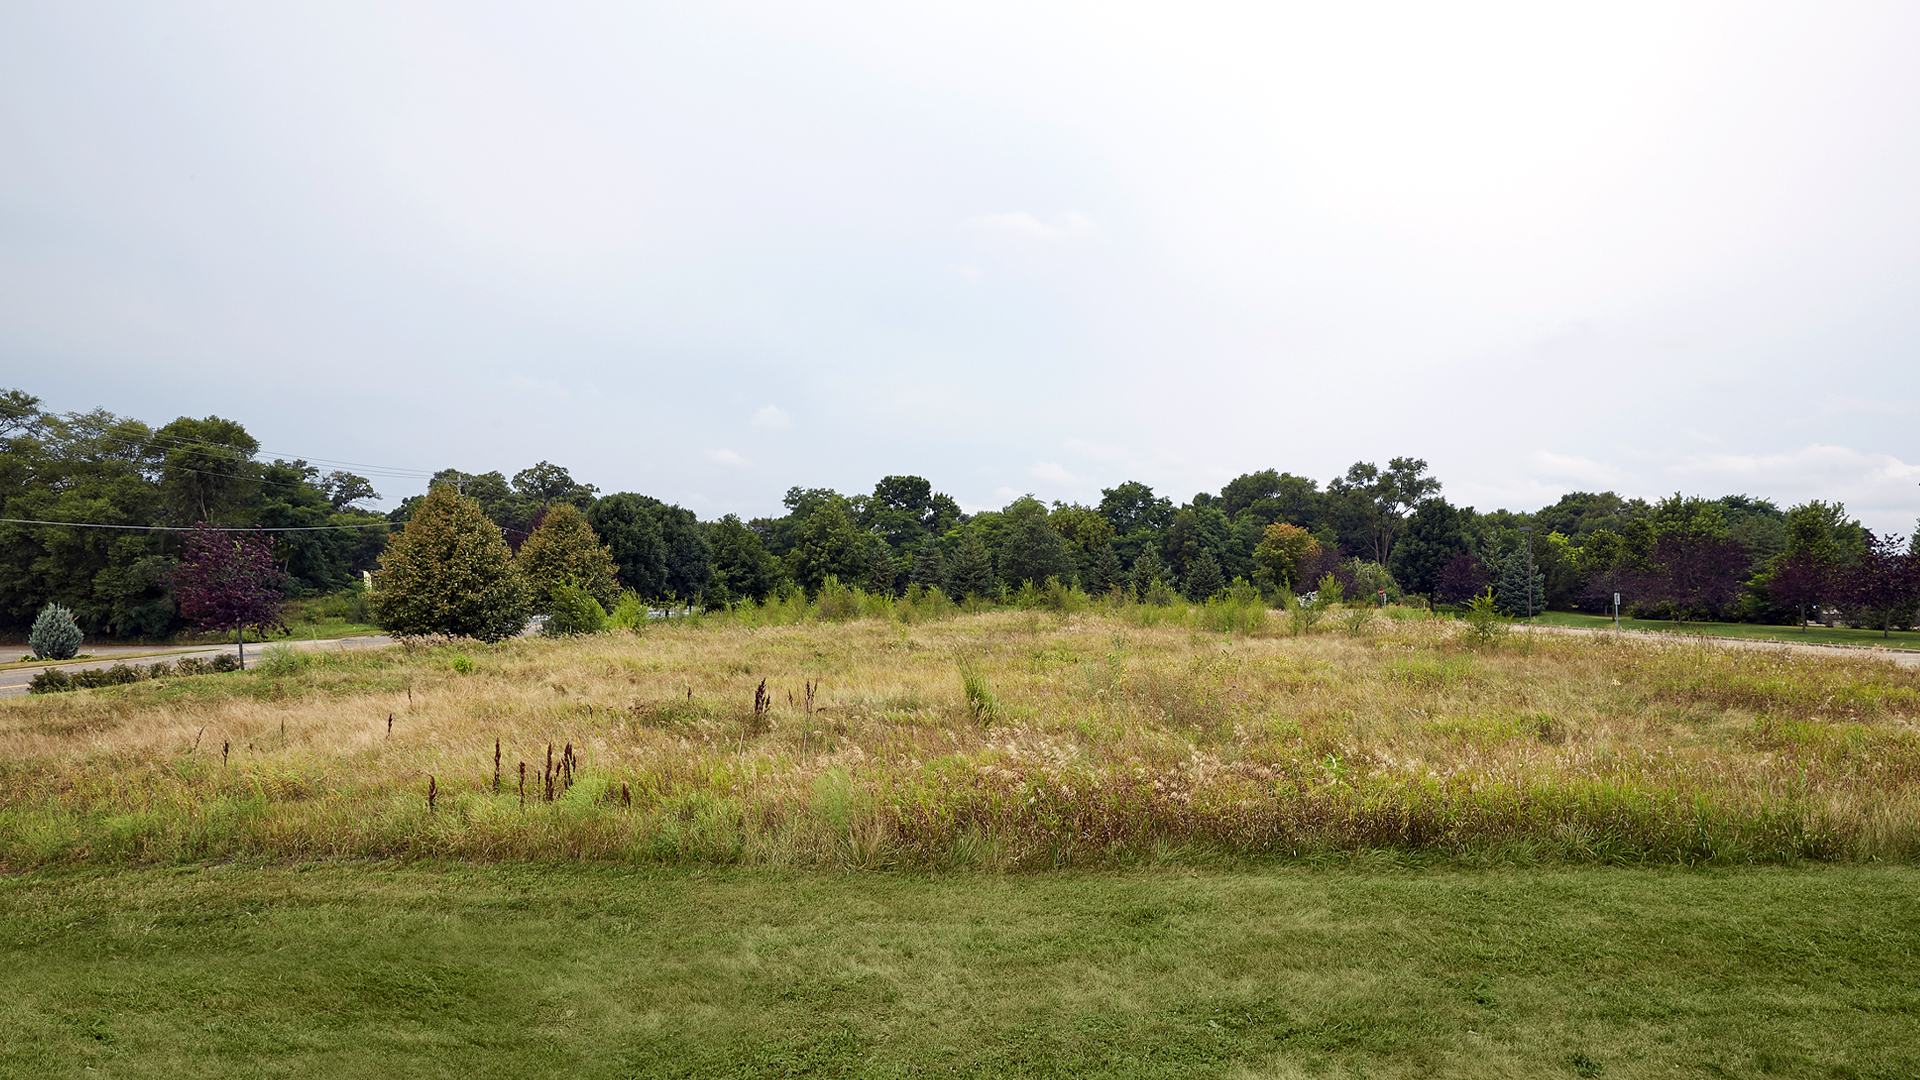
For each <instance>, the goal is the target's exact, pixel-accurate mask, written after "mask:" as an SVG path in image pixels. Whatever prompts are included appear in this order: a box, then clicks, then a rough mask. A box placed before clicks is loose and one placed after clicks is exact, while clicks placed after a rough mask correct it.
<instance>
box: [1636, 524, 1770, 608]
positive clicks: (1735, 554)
mask: <svg viewBox="0 0 1920 1080" xmlns="http://www.w3.org/2000/svg"><path fill="white" fill-rule="evenodd" d="M1652 561H1653V563H1654V564H1655V566H1656V567H1657V569H1656V571H1655V572H1654V573H1652V574H1649V575H1647V577H1646V579H1645V580H1644V581H1643V582H1642V584H1641V587H1640V591H1641V594H1642V595H1644V596H1646V597H1648V598H1649V599H1652V600H1654V601H1655V602H1656V603H1657V602H1659V601H1665V602H1667V603H1669V604H1671V605H1673V617H1674V620H1675V621H1677V622H1685V621H1686V618H1687V616H1688V615H1689V614H1693V613H1700V614H1704V615H1707V616H1709V617H1712V618H1718V617H1719V615H1720V612H1721V610H1722V609H1723V608H1725V607H1726V606H1727V605H1728V604H1731V603H1732V602H1733V601H1734V599H1735V598H1736V597H1738V596H1739V595H1740V580H1741V578H1742V577H1744V576H1745V572H1746V569H1747V553H1746V550H1745V549H1744V548H1742V547H1741V546H1740V544H1739V542H1738V541H1735V540H1729V539H1725V538H1721V537H1712V536H1669V537H1666V538H1664V539H1662V540H1661V541H1660V542H1659V543H1658V544H1655V545H1654V547H1653V559H1652Z"/></svg>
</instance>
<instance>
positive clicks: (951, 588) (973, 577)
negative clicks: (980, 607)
mask: <svg viewBox="0 0 1920 1080" xmlns="http://www.w3.org/2000/svg"><path fill="white" fill-rule="evenodd" d="M999 591H1000V583H999V581H998V580H996V579H995V578H994V574H993V556H992V554H991V553H990V552H988V551H987V544H986V541H985V540H982V539H981V537H980V534H979V533H978V532H976V531H975V530H973V529H969V528H963V529H961V530H960V546H959V549H958V550H956V551H955V552H954V554H953V560H952V561H951V562H949V563H948V564H947V593H948V594H949V595H951V596H955V597H960V598H967V597H991V596H993V595H995V594H997V593H998V592H999Z"/></svg>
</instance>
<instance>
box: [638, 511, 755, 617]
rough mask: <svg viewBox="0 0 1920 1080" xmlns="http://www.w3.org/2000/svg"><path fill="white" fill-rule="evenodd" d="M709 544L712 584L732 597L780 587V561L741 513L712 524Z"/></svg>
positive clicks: (708, 531) (727, 516) (753, 595)
mask: <svg viewBox="0 0 1920 1080" xmlns="http://www.w3.org/2000/svg"><path fill="white" fill-rule="evenodd" d="M603 501H604V500H603ZM707 545H708V547H709V548H711V549H712V551H713V583H712V585H713V587H714V588H716V589H718V588H725V589H726V592H727V597H728V598H729V599H733V600H739V599H752V600H765V599H766V598H767V597H768V596H769V595H771V594H772V593H774V592H775V591H777V590H778V589H779V588H780V582H781V579H782V577H783V571H782V570H781V567H780V561H779V560H778V559H775V558H774V557H773V555H772V554H771V553H770V552H768V551H767V548H766V545H765V544H764V543H762V542H761V540H760V534H758V533H756V532H754V531H753V530H752V529H749V528H747V526H746V525H745V524H743V523H742V522H741V521H740V519H739V518H738V517H737V516H735V515H733V514H728V515H726V516H725V517H723V518H721V519H720V520H719V521H716V522H714V523H713V524H712V525H709V526H708V527H707Z"/></svg>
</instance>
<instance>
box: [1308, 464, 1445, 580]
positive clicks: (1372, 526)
mask: <svg viewBox="0 0 1920 1080" xmlns="http://www.w3.org/2000/svg"><path fill="white" fill-rule="evenodd" d="M1426 471H1427V463H1426V462H1425V461H1424V460H1422V459H1420V458H1405V457H1397V458H1393V459H1392V460H1390V461H1388V462H1387V467H1386V469H1384V470H1382V469H1381V468H1380V467H1379V466H1377V465H1373V464H1370V463H1368V462H1364V461H1359V462H1355V463H1354V464H1353V466H1352V467H1351V468H1349V469H1348V470H1347V474H1346V475H1345V476H1344V477H1342V478H1340V479H1338V480H1335V481H1333V482H1332V483H1330V484H1328V485H1327V492H1328V495H1329V498H1330V500H1331V501H1332V502H1333V503H1334V504H1336V506H1337V509H1338V512H1337V517H1338V519H1339V520H1338V523H1337V524H1336V528H1337V529H1338V530H1339V534H1340V540H1341V542H1342V543H1343V544H1350V545H1352V546H1353V547H1355V548H1359V549H1361V550H1366V549H1371V550H1372V551H1373V561H1375V562H1377V563H1380V564H1381V565H1383V566H1384V565H1387V564H1388V563H1389V562H1391V561H1392V560H1391V556H1392V554H1393V542H1394V539H1395V538H1396V537H1397V536H1398V535H1399V532H1400V528H1401V526H1402V525H1403V524H1404V523H1405V521H1406V516H1407V511H1408V510H1409V509H1410V508H1412V507H1414V506H1416V505H1417V504H1418V503H1419V502H1420V501H1421V500H1422V499H1426V498H1429V497H1431V496H1433V495H1437V494H1439V492H1440V481H1439V480H1437V479H1435V478H1433V477H1431V476H1427V475H1425V474H1426Z"/></svg>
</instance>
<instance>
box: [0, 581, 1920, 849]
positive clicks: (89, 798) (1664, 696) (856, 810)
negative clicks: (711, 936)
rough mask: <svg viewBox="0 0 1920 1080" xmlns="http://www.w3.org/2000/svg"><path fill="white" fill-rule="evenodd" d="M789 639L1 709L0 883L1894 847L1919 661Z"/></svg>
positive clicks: (965, 628) (1183, 630)
mask: <svg viewBox="0 0 1920 1080" xmlns="http://www.w3.org/2000/svg"><path fill="white" fill-rule="evenodd" d="M856 607H857V605H856ZM788 614H789V616H791V617H785V618H782V617H776V616H777V615H778V613H777V612H770V611H769V609H764V608H763V609H754V610H750V611H747V612H744V613H736V614H732V615H722V616H715V617H705V618H693V619H687V620H675V621H672V622H667V623H658V624H653V625H646V626H643V627H641V628H640V629H639V630H638V631H617V632H612V633H606V634H599V635H593V636H590V637H585V638H576V639H566V640H543V639H520V640H516V641H512V642H508V643H505V644H501V645H495V646H480V645H473V644H459V643H455V644H444V645H439V646H432V647H416V648H411V649H405V650H399V649H396V650H389V651H385V652H355V653H348V654H342V655H338V656H326V655H322V656H312V657H309V656H306V655H301V654H293V653H282V654H276V655H275V656H271V657H269V658H268V661H267V662H266V663H265V664H264V665H263V667H262V669H261V670H259V671H252V672H236V673H232V674H226V675H212V676H197V677H194V678H190V679H177V680H155V681H152V682H144V683H136V684H133V685H130V686H125V687H116V688H108V689H100V690H92V691H82V692H77V693H71V694H61V695H49V696H45V697H35V698H27V699H20V700H14V701H10V702H8V703H6V706H5V707H4V709H0V866H4V867H5V868H6V869H9V870H26V869H32V868H38V867H56V866H89V865H91V866H102V865H131V864H176V863H195V862H203V861H207V860H230V859H260V858H266V859H313V858H377V859H422V858H431V859H458V860H466V861H479V862H486V861H493V860H503V859H511V860H527V859H535V860H540V859H584V860H590V861H596V862H607V863H628V864H636V863H637V864H669V865H682V866H720V865H737V864H749V865H763V866H771V867H783V868H805V869H819V868H826V869H844V868H855V869H928V870H945V869H969V870H971V869H978V870H990V871H1024V870H1038V869H1053V868H1064V867H1118V866H1138V865H1153V864H1165V863H1176V864H1190V865H1207V864H1215V863H1221V864H1233V865H1244V864H1245V863H1246V862H1248V861H1249V860H1252V861H1264V860H1276V859H1277V860H1291V861H1301V860H1305V861H1311V860H1315V859H1323V858H1327V857H1330V856H1341V855H1344V854H1346V853H1353V852H1387V853H1393V854H1394V855H1395V856H1396V857H1398V858H1403V859H1416V860H1418V859H1441V860H1447V861H1450V862H1454V863H1461V862H1464V863H1466V864H1498V863H1505V864H1534V863H1538V862H1541V861H1550V862H1555V863H1573V864H1581V863H1585V864H1621V865H1702V864H1705V865H1748V864H1791V863H1798V862H1803V861H1809V860H1811V861H1823V862H1840V863H1866V862H1882V863H1909V862H1911V861H1912V860H1913V857H1914V855H1915V854H1916V852H1920V786H1917V785H1916V780H1917V779H1920V726H1917V722H1920V673H1916V672H1914V671H1911V670H1903V669H1899V668H1896V667H1893V666H1890V665H1888V664H1885V663H1882V662H1877V661H1874V660H1871V659H1865V658H1861V659H1853V658H1828V657H1806V656H1798V655H1789V654H1786V653H1775V652H1769V651H1755V650H1746V651H1736V650H1722V649H1718V648H1714V647H1711V646H1709V645H1705V644H1701V643H1697V642H1675V643H1665V642H1647V641H1641V640H1634V641H1628V640H1622V639H1613V638H1609V637H1606V636H1600V635H1580V636H1568V635H1546V634H1542V635H1538V636H1534V635H1530V634H1527V633H1525V632H1513V633H1508V634H1505V635H1496V636H1494V637H1491V638H1490V639H1489V640H1487V641H1484V642H1481V641H1477V640H1475V639H1474V638H1473V637H1471V636H1469V635H1467V634H1465V633H1463V628H1462V627H1461V625H1460V624H1457V623H1453V622H1449V621H1446V620H1437V619H1430V618H1427V617H1425V616H1424V613H1421V612H1416V611H1404V612H1395V614H1398V615H1401V616H1404V617H1401V618H1389V617H1387V616H1386V615H1383V614H1379V613H1370V612H1368V611H1367V610H1366V609H1356V611H1355V612H1351V613H1347V614H1346V615H1342V616H1337V617H1334V618H1330V619H1325V620H1321V621H1320V622H1319V623H1318V625H1317V626H1312V625H1310V626H1305V627H1302V626H1300V625H1297V624H1295V623H1290V622H1287V621H1285V620H1282V619H1280V618H1269V617H1268V616H1267V614H1266V613H1265V612H1264V609H1253V610H1251V611H1245V612H1240V613H1238V614H1235V613H1232V612H1225V613H1223V612H1220V611H1210V609H1208V608H1154V607H1150V606H1148V607H1134V606H1129V607H1124V608H1119V609H1114V610H1100V609H1088V610H1080V611H1060V612H1050V611H1045V610H1031V611H995V612H988V613H982V614H971V615H966V614H962V615H952V614H945V615H944V616H943V617H937V618H909V617H904V615H903V612H901V611H894V612H892V613H891V614H888V613H886V612H882V613H879V614H877V615H876V614H873V613H867V615H866V616H864V617H863V616H862V615H861V613H860V612H859V611H858V610H848V611H844V612H842V613H841V614H842V615H844V617H841V618H833V619H821V618H819V617H818V612H817V610H815V611H814V612H813V613H811V614H809V613H808V612H806V611H804V610H803V611H800V612H798V613H788ZM496 748H497V759H496ZM496 760H497V764H496Z"/></svg>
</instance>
